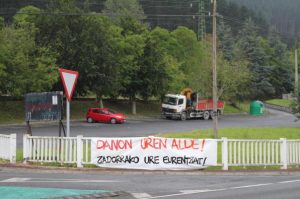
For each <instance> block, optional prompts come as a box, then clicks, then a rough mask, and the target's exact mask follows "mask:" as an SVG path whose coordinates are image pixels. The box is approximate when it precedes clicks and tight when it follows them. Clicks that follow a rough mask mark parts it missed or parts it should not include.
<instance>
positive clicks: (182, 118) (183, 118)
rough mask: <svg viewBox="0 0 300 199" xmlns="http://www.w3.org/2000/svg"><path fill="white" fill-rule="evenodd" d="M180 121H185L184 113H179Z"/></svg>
mask: <svg viewBox="0 0 300 199" xmlns="http://www.w3.org/2000/svg"><path fill="white" fill-rule="evenodd" d="M180 119H181V120H182V121H184V120H186V112H183V113H181V115H180Z"/></svg>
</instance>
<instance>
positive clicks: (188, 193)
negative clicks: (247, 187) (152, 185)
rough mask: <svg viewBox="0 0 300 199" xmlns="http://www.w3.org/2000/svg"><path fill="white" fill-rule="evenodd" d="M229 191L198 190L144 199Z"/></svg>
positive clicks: (150, 198)
mask: <svg viewBox="0 0 300 199" xmlns="http://www.w3.org/2000/svg"><path fill="white" fill-rule="evenodd" d="M225 190H227V189H205V190H198V191H197V192H196V190H195V191H194V192H192V193H191V192H188V191H187V192H186V191H184V190H183V191H181V192H184V193H177V194H170V195H162V196H152V197H149V198H143V199H152V198H168V197H173V196H184V195H192V194H197V193H207V192H215V191H225Z"/></svg>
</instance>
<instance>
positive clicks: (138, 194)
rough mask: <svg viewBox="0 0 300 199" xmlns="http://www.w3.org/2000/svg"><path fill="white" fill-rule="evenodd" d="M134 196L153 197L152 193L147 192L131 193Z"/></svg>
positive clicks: (139, 197)
mask: <svg viewBox="0 0 300 199" xmlns="http://www.w3.org/2000/svg"><path fill="white" fill-rule="evenodd" d="M130 194H131V195H132V196H133V197H135V198H138V199H143V198H151V195H150V194H147V193H130Z"/></svg>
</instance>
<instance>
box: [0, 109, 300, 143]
mask: <svg viewBox="0 0 300 199" xmlns="http://www.w3.org/2000/svg"><path fill="white" fill-rule="evenodd" d="M268 112H269V114H266V115H264V116H260V117H253V116H250V115H247V114H242V115H223V116H221V117H220V118H219V127H220V128H229V127H243V128H244V127H290V126H298V127H299V126H300V122H295V117H294V116H293V115H292V114H289V113H285V112H280V111H276V110H268ZM212 126H213V122H212V120H208V121H205V120H187V121H178V120H164V119H154V118H147V119H131V120H128V122H126V123H124V124H104V123H92V124H89V123H86V122H85V121H76V122H71V128H70V129H71V136H77V135H83V136H85V137H142V136H150V135H156V134H159V133H166V132H184V131H193V130H197V129H201V130H203V131H205V130H206V129H209V128H212ZM25 132H26V126H25V124H24V125H1V126H0V133H1V134H9V133H16V134H17V145H18V147H22V136H23V134H24V133H25ZM32 132H33V135H35V136H58V124H56V123H51V124H33V125H32Z"/></svg>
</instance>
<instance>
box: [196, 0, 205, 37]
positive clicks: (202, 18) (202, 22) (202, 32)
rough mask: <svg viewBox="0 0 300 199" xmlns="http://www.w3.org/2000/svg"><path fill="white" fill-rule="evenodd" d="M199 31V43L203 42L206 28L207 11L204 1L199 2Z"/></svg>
mask: <svg viewBox="0 0 300 199" xmlns="http://www.w3.org/2000/svg"><path fill="white" fill-rule="evenodd" d="M198 1H199V2H198V30H197V37H198V41H200V40H203V39H204V36H205V33H206V27H205V11H204V7H205V6H204V0H198Z"/></svg>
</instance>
